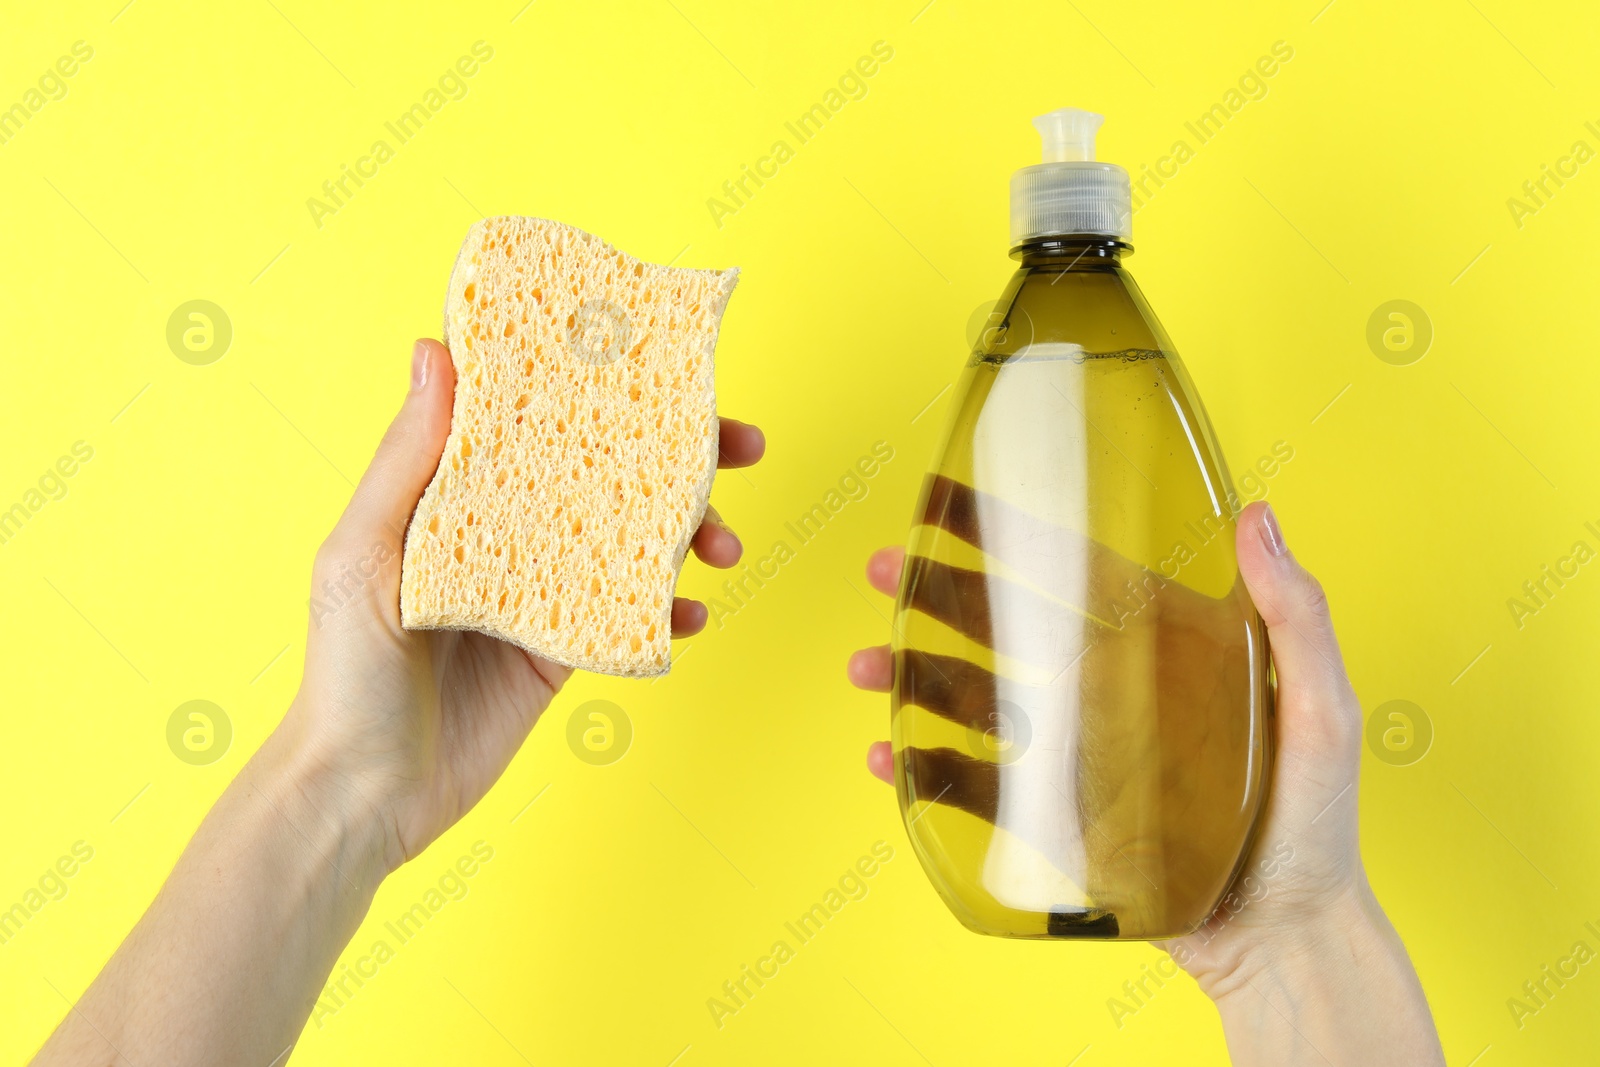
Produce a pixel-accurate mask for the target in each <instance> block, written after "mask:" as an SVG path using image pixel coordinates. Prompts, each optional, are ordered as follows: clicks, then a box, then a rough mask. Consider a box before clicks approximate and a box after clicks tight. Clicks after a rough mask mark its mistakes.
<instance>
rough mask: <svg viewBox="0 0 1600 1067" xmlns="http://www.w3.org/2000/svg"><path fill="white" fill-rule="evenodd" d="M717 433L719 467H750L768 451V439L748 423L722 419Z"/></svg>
mask: <svg viewBox="0 0 1600 1067" xmlns="http://www.w3.org/2000/svg"><path fill="white" fill-rule="evenodd" d="M719 422H720V423H721V425H720V427H719V429H718V432H717V466H718V467H720V468H723V469H727V468H730V467H748V466H750V465H751V464H752V463H755V462H756V461H757V460H759V459H760V458H761V456H762V454H763V453H764V452H766V450H767V437H766V435H765V434H763V433H762V432H761V430H760V429H759V428H757V427H755V426H752V425H751V424H750V423H748V422H739V421H738V420H737V419H721V420H719Z"/></svg>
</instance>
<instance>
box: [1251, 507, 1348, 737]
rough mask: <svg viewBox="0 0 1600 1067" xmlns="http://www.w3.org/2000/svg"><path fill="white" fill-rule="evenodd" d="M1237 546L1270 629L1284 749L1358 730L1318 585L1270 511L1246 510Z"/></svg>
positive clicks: (1325, 599)
mask: <svg viewBox="0 0 1600 1067" xmlns="http://www.w3.org/2000/svg"><path fill="white" fill-rule="evenodd" d="M1237 547H1238V556H1239V572H1240V574H1241V575H1242V576H1243V578H1244V582H1245V586H1246V587H1247V588H1248V589H1249V590H1250V599H1251V600H1253V601H1254V602H1255V606H1256V611H1257V612H1259V613H1260V615H1261V620H1262V621H1263V622H1264V623H1266V624H1267V637H1268V640H1269V641H1270V643H1271V646H1272V663H1273V667H1274V669H1275V670H1276V672H1277V676H1278V711H1279V714H1280V716H1281V718H1282V723H1281V731H1280V732H1281V734H1282V738H1281V740H1282V741H1283V743H1284V744H1285V745H1286V746H1293V745H1294V744H1295V742H1296V741H1299V740H1304V741H1306V742H1307V743H1308V744H1310V745H1311V746H1312V747H1314V748H1315V747H1317V746H1319V745H1320V744H1321V743H1323V742H1325V741H1327V740H1331V739H1332V738H1334V737H1338V736H1340V735H1341V734H1344V733H1347V732H1348V730H1349V728H1350V726H1351V723H1352V722H1354V723H1355V725H1356V728H1357V729H1359V718H1360V711H1359V706H1358V704H1357V702H1356V699H1355V694H1354V692H1353V691H1352V690H1351V688H1350V679H1349V676H1348V675H1347V674H1346V673H1345V667H1344V657H1343V656H1342V655H1341V654H1340V652H1339V639H1338V637H1336V636H1335V634H1334V632H1333V619H1332V618H1331V617H1330V616H1329V614H1328V598H1327V596H1326V594H1324V593H1323V591H1322V583H1320V582H1318V581H1317V579H1316V578H1315V577H1313V576H1312V574H1311V572H1310V571H1307V570H1306V569H1305V568H1304V567H1302V566H1301V565H1300V562H1299V561H1298V560H1297V559H1295V557H1294V554H1293V553H1291V552H1290V551H1289V548H1288V545H1287V544H1286V543H1285V542H1284V538H1283V529H1282V527H1280V526H1279V525H1278V519H1277V516H1276V515H1274V514H1273V511H1272V508H1271V507H1270V506H1269V505H1267V504H1266V503H1263V502H1257V503H1254V504H1251V505H1250V506H1249V507H1247V508H1245V509H1244V512H1243V513H1242V514H1241V515H1240V516H1239V527H1238V538H1237ZM1347 720H1348V721H1347Z"/></svg>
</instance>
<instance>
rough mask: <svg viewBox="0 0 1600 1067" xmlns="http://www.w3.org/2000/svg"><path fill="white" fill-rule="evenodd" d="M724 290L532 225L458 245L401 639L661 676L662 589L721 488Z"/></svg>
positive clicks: (512, 221) (664, 647)
mask: <svg viewBox="0 0 1600 1067" xmlns="http://www.w3.org/2000/svg"><path fill="white" fill-rule="evenodd" d="M737 281H738V271H737V270H725V271H715V270H689V269H685V268H678V267H664V266H659V265H656V264H653V263H646V262H644V261H642V260H638V259H635V258H633V257H632V256H629V255H627V254H625V253H623V252H619V251H617V250H616V249H615V248H613V247H611V246H610V245H609V244H607V243H606V242H604V241H602V240H601V239H600V238H598V237H595V236H594V235H593V234H589V233H585V232H584V231H582V230H579V229H577V228H575V227H572V226H568V225H565V224H564V223H559V222H551V221H548V220H546V219H534V218H523V217H520V216H502V217H498V218H490V219H484V220H483V221H481V222H479V223H477V224H475V225H474V226H473V227H472V229H471V230H470V231H469V232H468V234H467V239H466V242H465V243H464V244H463V245H462V247H461V254H460V256H459V257H458V258H457V260H456V265H455V269H454V271H453V272H452V273H451V276H450V289H449V295H448V297H447V298H446V302H445V341H446V343H447V344H448V345H449V347H450V357H451V360H452V361H453V362H454V364H455V371H456V393H455V407H454V409H453V411H452V415H451V421H450V436H449V439H448V440H447V441H446V442H445V448H444V454H443V456H442V457H441V458H440V460H439V469H438V470H437V471H436V472H435V474H434V476H433V480H432V482H430V483H429V485H428V488H427V490H426V491H425V492H424V493H423V494H422V499H421V501H420V502H419V503H418V504H417V508H416V511H415V513H414V514H413V515H412V518H411V525H410V528H409V529H408V530H407V531H406V542H405V555H404V560H403V562H402V565H401V578H400V617H401V621H402V623H403V625H404V626H405V628H406V629H408V630H477V631H481V632H483V633H486V634H490V635H492V636H494V637H498V638H500V639H501V640H505V641H510V642H511V643H513V644H515V645H518V646H520V647H522V648H524V649H526V650H527V651H529V652H531V653H533V654H534V655H537V656H541V657H543V658H545V659H549V660H553V661H555V662H557V663H562V664H565V665H567V666H569V667H577V668H580V669H583V670H589V671H597V672H600V673H603V674H618V675H627V676H632V677H647V676H652V675H659V674H665V673H666V672H667V670H668V668H669V667H670V666H671V659H672V657H671V638H672V621H671V620H672V598H673V590H674V588H675V587H676V584H677V577H678V571H679V569H680V568H681V567H682V565H683V559H684V555H685V553H687V552H688V549H689V540H690V538H691V537H692V536H693V535H694V531H695V529H696V528H697V527H698V526H699V525H700V520H701V519H702V517H703V516H704V514H705V510H706V505H707V503H708V501H709V499H710V496H711V480H712V477H713V476H714V475H715V473H716V466H717V431H718V427H717V413H716V395H715V390H714V386H713V378H712V350H713V349H714V348H715V346H716V341H717V330H718V327H719V325H720V324H721V320H722V313H723V310H724V309H725V308H726V307H727V303H728V297H729V296H730V295H731V294H732V292H733V287H734V284H735V283H736V282H737Z"/></svg>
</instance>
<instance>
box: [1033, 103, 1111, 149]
mask: <svg viewBox="0 0 1600 1067" xmlns="http://www.w3.org/2000/svg"><path fill="white" fill-rule="evenodd" d="M1105 120H1106V117H1105V116H1104V115H1096V114H1095V113H1094V112H1093V111H1080V110H1079V109H1077V108H1075V107H1064V108H1059V109H1058V110H1055V111H1051V112H1049V113H1048V114H1044V115H1040V116H1039V117H1038V118H1036V119H1034V120H1033V128H1034V129H1036V130H1038V131H1039V136H1040V137H1042V138H1044V161H1045V162H1046V163H1068V162H1081V161H1084V160H1092V159H1094V135H1095V134H1096V133H1097V132H1099V130H1100V124H1101V123H1102V122H1104V121H1105Z"/></svg>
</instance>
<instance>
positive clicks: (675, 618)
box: [672, 596, 708, 637]
mask: <svg viewBox="0 0 1600 1067" xmlns="http://www.w3.org/2000/svg"><path fill="white" fill-rule="evenodd" d="M707 618H708V615H707V612H706V606H705V605H704V604H702V603H700V601H698V600H689V599H687V598H685V597H681V596H680V597H673V598H672V636H673V637H693V636H694V635H695V634H697V633H699V632H700V631H701V630H704V629H705V628H706V619H707Z"/></svg>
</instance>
